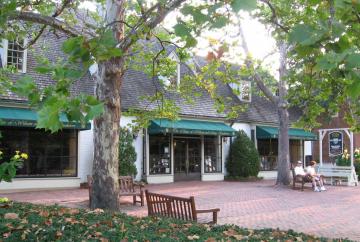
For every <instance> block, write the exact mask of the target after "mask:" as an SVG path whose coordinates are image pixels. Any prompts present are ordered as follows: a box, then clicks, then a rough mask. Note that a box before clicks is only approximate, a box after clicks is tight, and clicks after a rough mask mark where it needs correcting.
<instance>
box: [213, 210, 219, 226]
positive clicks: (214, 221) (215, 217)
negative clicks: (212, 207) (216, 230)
mask: <svg viewBox="0 0 360 242" xmlns="http://www.w3.org/2000/svg"><path fill="white" fill-rule="evenodd" d="M217 214H218V213H217V212H213V223H214V224H217Z"/></svg>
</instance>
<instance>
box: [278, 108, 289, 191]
mask: <svg viewBox="0 0 360 242" xmlns="http://www.w3.org/2000/svg"><path fill="white" fill-rule="evenodd" d="M281 106H283V105H281V104H280V106H279V107H278V115H279V121H280V125H279V140H278V174H277V180H276V184H279V185H280V184H281V185H289V184H290V170H289V167H290V162H289V160H290V157H289V133H288V131H289V113H288V110H287V108H286V107H281Z"/></svg>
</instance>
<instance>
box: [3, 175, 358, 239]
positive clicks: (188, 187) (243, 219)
mask: <svg viewBox="0 0 360 242" xmlns="http://www.w3.org/2000/svg"><path fill="white" fill-rule="evenodd" d="M146 189H149V190H150V191H153V192H158V193H163V194H168V195H175V196H184V197H188V196H195V201H196V206H197V208H199V209H206V208H217V207H218V208H220V209H221V210H220V213H219V224H236V225H239V226H241V227H247V228H280V229H285V230H287V229H293V230H295V231H299V232H304V233H309V234H314V235H317V236H326V237H330V238H339V237H343V238H345V237H347V238H349V239H352V240H358V241H360V229H359V221H360V190H359V188H358V187H345V186H331V187H328V191H326V192H321V193H315V192H313V191H312V190H311V189H310V188H308V189H305V191H303V192H301V191H300V190H292V189H290V188H279V187H276V186H274V181H271V180H270V181H269V180H267V181H265V180H264V181H260V182H194V181H191V182H176V183H172V184H162V185H148V186H147V187H146ZM1 196H7V197H9V198H10V199H13V200H17V201H27V202H33V203H46V204H54V203H58V204H61V205H65V206H71V207H87V204H88V201H87V200H88V191H87V190H86V189H72V190H53V191H39V192H23V193H13V194H0V197H1ZM121 203H122V205H121V207H122V211H123V212H126V213H127V214H129V215H133V216H146V215H147V208H146V206H145V207H140V206H132V204H131V203H132V201H131V198H122V199H121ZM207 219H209V217H200V220H207Z"/></svg>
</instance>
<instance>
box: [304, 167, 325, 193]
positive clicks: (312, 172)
mask: <svg viewBox="0 0 360 242" xmlns="http://www.w3.org/2000/svg"><path fill="white" fill-rule="evenodd" d="M315 165H316V161H310V165H309V166H307V167H306V173H307V174H309V175H310V176H312V177H313V178H315V181H316V182H317V183H318V184H319V187H320V191H326V188H325V187H324V180H323V178H322V176H321V175H320V174H318V173H316V171H315Z"/></svg>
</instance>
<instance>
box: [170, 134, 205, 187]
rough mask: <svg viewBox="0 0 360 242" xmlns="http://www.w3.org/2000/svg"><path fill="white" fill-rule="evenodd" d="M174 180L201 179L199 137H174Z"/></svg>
mask: <svg viewBox="0 0 360 242" xmlns="http://www.w3.org/2000/svg"><path fill="white" fill-rule="evenodd" d="M174 166H175V169H174V180H175V181H189V180H201V140H200V138H190V137H189V138H187V137H186V138H176V137H174Z"/></svg>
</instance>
